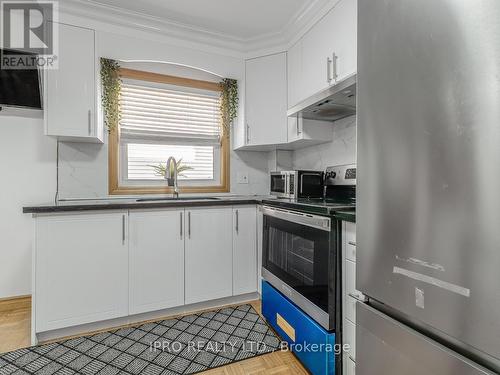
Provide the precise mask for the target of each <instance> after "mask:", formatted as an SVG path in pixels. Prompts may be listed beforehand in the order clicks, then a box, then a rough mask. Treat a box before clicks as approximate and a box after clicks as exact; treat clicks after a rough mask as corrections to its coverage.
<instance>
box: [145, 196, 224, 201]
mask: <svg viewBox="0 0 500 375" xmlns="http://www.w3.org/2000/svg"><path fill="white" fill-rule="evenodd" d="M218 199H219V198H216V197H177V198H174V197H153V198H139V199H136V200H135V201H136V202H161V201H212V200H218Z"/></svg>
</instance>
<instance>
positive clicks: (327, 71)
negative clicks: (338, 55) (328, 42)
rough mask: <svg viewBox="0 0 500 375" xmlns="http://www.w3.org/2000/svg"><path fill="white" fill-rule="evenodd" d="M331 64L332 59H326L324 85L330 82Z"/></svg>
mask: <svg viewBox="0 0 500 375" xmlns="http://www.w3.org/2000/svg"><path fill="white" fill-rule="evenodd" d="M331 64H332V59H331V58H329V57H327V58H326V83H330V82H332V73H331V71H330V65H331Z"/></svg>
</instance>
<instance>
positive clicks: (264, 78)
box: [245, 52, 287, 145]
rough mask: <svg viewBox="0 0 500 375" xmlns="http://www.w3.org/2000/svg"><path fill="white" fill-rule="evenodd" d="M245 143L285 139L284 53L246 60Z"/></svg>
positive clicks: (283, 140)
mask: <svg viewBox="0 0 500 375" xmlns="http://www.w3.org/2000/svg"><path fill="white" fill-rule="evenodd" d="M245 66H246V132H247V133H246V143H247V145H268V144H280V143H286V141H287V116H286V111H287V77H286V53H284V52H283V53H278V54H275V55H270V56H265V57H259V58H256V59H251V60H247V61H246V64H245Z"/></svg>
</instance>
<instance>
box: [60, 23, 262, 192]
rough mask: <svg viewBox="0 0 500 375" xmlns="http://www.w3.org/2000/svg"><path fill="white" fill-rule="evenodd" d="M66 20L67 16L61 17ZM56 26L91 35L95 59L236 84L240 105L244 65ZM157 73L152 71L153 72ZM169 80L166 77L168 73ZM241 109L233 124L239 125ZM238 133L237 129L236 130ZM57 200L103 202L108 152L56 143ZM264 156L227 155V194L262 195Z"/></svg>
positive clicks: (102, 31)
mask: <svg viewBox="0 0 500 375" xmlns="http://www.w3.org/2000/svg"><path fill="white" fill-rule="evenodd" d="M66 17H68V16H66ZM61 18H62V20H63V21H65V22H70V23H72V24H74V25H77V26H83V27H93V28H95V29H96V30H97V32H96V51H97V52H96V56H97V58H99V57H107V58H112V59H116V60H119V61H131V60H132V61H150V62H160V63H172V64H180V65H184V66H188V67H195V68H197V69H202V70H205V71H207V72H210V73H212V74H215V75H218V76H220V77H228V78H233V79H237V80H238V83H239V97H240V103H244V102H245V101H244V91H245V87H244V77H245V63H244V60H243V59H242V58H236V57H231V56H226V55H221V54H218V53H209V52H206V51H201V50H198V49H194V48H191V47H183V46H179V45H173V44H171V43H170V41H169V43H162V42H161V41H158V39H157V36H155V37H154V38H153V36H151V38H147V35H146V34H144V33H141V34H139V35H141V37H140V38H138V37H136V36H133V35H135V33H134V32H131V31H130V30H126V29H123V28H113V29H112V31H110V30H109V27H108V26H107V25H103V24H101V23H99V22H95V21H92V22H91V23H90V24H89V22H90V21H89V20H86V19H82V18H75V17H69V18H68V19H65V16H64V15H62V17H61ZM155 70H158V69H155ZM170 74H172V73H170ZM243 118H244V108H243V105H242V104H240V111H239V115H238V118H237V119H236V121H239V122H243ZM239 127H240V128H242V127H243V126H239ZM59 158H60V173H59V176H60V177H59V188H60V190H59V192H60V194H59V196H60V197H61V198H82V197H104V196H107V194H108V171H107V167H108V164H107V160H108V147H107V140H106V144H104V145H95V144H84V143H69V142H66V143H61V146H60V153H59ZM237 172H240V173H246V174H248V181H249V183H248V184H238V182H237V174H238V173H237ZM267 179H268V163H267V153H258V152H233V151H232V152H231V179H230V183H231V193H233V194H267V193H268V186H267V185H268V184H267Z"/></svg>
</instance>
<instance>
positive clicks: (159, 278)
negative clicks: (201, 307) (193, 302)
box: [129, 209, 184, 314]
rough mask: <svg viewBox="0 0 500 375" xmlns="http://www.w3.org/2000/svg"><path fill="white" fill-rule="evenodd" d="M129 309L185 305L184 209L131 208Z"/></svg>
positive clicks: (139, 309)
mask: <svg viewBox="0 0 500 375" xmlns="http://www.w3.org/2000/svg"><path fill="white" fill-rule="evenodd" d="M129 230H130V236H129V252H130V256H129V259H130V267H129V271H130V275H129V312H130V314H139V313H143V312H148V311H155V310H161V309H166V308H169V307H175V306H181V305H183V304H184V209H172V210H158V211H132V212H130V219H129Z"/></svg>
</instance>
